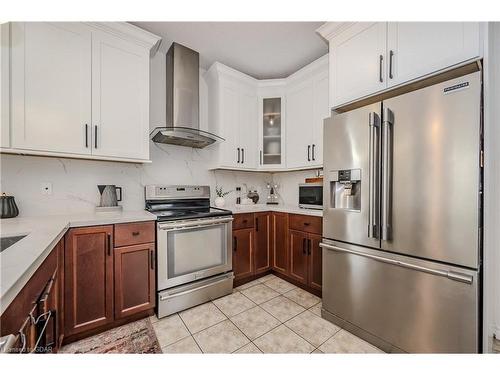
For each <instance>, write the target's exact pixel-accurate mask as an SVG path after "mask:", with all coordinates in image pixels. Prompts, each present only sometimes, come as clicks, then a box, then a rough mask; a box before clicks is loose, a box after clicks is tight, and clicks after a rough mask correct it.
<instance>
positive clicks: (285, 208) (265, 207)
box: [223, 204, 323, 217]
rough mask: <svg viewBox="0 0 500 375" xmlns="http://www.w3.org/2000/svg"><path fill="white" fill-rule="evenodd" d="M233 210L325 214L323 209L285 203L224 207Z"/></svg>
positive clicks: (235, 212) (238, 212)
mask: <svg viewBox="0 0 500 375" xmlns="http://www.w3.org/2000/svg"><path fill="white" fill-rule="evenodd" d="M223 208H225V209H228V210H231V211H232V212H233V214H243V213H250V212H264V211H275V212H287V213H289V214H299V215H310V216H320V217H322V216H323V210H314V209H309V208H300V207H299V206H293V205H284V204H277V205H272V204H236V205H232V206H227V207H223Z"/></svg>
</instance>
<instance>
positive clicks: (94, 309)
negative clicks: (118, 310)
mask: <svg viewBox="0 0 500 375" xmlns="http://www.w3.org/2000/svg"><path fill="white" fill-rule="evenodd" d="M65 243H66V249H65V267H64V273H65V275H64V276H65V293H64V307H65V324H64V325H65V335H66V336H70V335H73V334H77V333H81V332H84V331H87V330H90V329H94V328H97V327H100V326H104V325H106V324H108V323H111V322H112V321H113V245H112V244H113V226H112V225H106V226H96V227H85V228H74V229H70V230H69V231H68V233H67V234H66V237H65Z"/></svg>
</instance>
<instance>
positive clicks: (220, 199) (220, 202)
mask: <svg viewBox="0 0 500 375" xmlns="http://www.w3.org/2000/svg"><path fill="white" fill-rule="evenodd" d="M229 193H230V191H223V190H222V186H216V187H215V194H216V195H217V197H216V198H215V207H224V205H225V204H226V200H225V199H224V197H225V196H226V195H228V194H229Z"/></svg>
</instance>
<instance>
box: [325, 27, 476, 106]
mask: <svg viewBox="0 0 500 375" xmlns="http://www.w3.org/2000/svg"><path fill="white" fill-rule="evenodd" d="M480 28H481V24H480V23H478V22H395V23H386V22H376V23H353V24H342V23H341V24H338V23H327V24H325V25H323V26H322V27H321V28H320V29H319V30H318V32H319V33H320V34H321V35H322V36H323V37H325V38H326V39H327V40H328V41H329V44H330V52H329V53H330V107H332V108H335V107H339V106H341V105H343V104H346V103H348V102H352V101H356V100H358V99H361V98H363V97H367V96H370V95H373V94H375V93H378V92H381V91H384V90H387V89H391V88H393V87H395V86H398V85H402V84H405V83H407V82H410V81H413V80H415V79H419V78H421V77H424V76H428V75H430V74H434V73H436V72H439V71H442V70H444V69H447V68H450V67H453V66H454V65H458V64H462V63H465V62H467V61H470V60H473V59H477V58H480V57H481V56H482V49H481V31H480Z"/></svg>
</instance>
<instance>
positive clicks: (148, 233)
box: [115, 221, 156, 247]
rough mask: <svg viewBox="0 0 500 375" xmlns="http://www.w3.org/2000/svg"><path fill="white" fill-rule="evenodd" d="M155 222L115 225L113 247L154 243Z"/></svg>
mask: <svg viewBox="0 0 500 375" xmlns="http://www.w3.org/2000/svg"><path fill="white" fill-rule="evenodd" d="M155 233H156V232H155V222H154V221H145V222H139V223H125V224H115V247H120V246H130V245H138V244H143V243H150V242H155Z"/></svg>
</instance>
